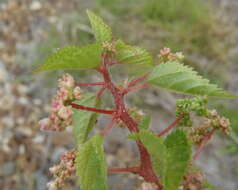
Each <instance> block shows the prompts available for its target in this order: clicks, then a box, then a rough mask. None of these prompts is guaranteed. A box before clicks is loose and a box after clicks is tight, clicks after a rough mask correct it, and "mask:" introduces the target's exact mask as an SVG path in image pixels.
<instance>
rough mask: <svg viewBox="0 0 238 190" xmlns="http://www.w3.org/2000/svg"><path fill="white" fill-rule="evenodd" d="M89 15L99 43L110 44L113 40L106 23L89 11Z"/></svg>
mask: <svg viewBox="0 0 238 190" xmlns="http://www.w3.org/2000/svg"><path fill="white" fill-rule="evenodd" d="M87 14H88V17H89V20H90V23H91V26H92V29H93V32H94V35H95V38H96V40H97V41H98V42H105V41H108V42H110V41H111V40H112V31H111V28H110V27H109V26H108V25H106V24H105V23H104V21H103V20H102V19H101V18H100V17H98V16H97V15H95V14H94V13H93V12H92V11H89V10H87Z"/></svg>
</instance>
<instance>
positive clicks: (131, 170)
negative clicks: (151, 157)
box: [108, 167, 140, 173]
mask: <svg viewBox="0 0 238 190" xmlns="http://www.w3.org/2000/svg"><path fill="white" fill-rule="evenodd" d="M139 169H140V168H139V167H133V168H109V169H108V172H109V173H120V172H131V173H138V171H139Z"/></svg>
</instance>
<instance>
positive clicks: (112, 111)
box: [70, 103, 115, 115]
mask: <svg viewBox="0 0 238 190" xmlns="http://www.w3.org/2000/svg"><path fill="white" fill-rule="evenodd" d="M70 105H71V106H72V107H73V108H75V109H79V110H86V111H92V112H96V113H102V114H109V115H112V114H113V113H115V110H104V109H97V108H93V107H87V106H82V105H78V104H74V103H71V104H70Z"/></svg>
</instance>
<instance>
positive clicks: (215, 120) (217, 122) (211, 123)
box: [189, 110, 231, 145]
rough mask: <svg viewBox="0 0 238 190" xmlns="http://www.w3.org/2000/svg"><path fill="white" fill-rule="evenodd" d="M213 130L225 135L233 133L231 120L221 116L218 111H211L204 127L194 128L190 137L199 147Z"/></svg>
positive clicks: (204, 122)
mask: <svg viewBox="0 0 238 190" xmlns="http://www.w3.org/2000/svg"><path fill="white" fill-rule="evenodd" d="M213 130H220V131H222V132H223V133H224V134H225V135H229V134H230V131H231V127H230V121H229V119H227V118H225V117H223V116H220V115H219V114H218V113H217V111H216V110H211V111H209V114H208V117H207V118H206V119H205V120H204V121H203V124H202V126H200V127H192V128H191V131H190V133H189V135H190V137H191V139H192V141H193V143H194V144H197V145H199V144H201V143H202V141H203V139H204V138H205V137H206V136H208V135H209V133H211V132H212V131H213Z"/></svg>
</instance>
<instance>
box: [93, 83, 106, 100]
mask: <svg viewBox="0 0 238 190" xmlns="http://www.w3.org/2000/svg"><path fill="white" fill-rule="evenodd" d="M106 89H107V88H106V87H105V86H103V87H102V88H101V89H100V90H99V91H98V92H97V95H96V97H97V98H100V97H101V96H102V94H103V92H104V91H105V90H106Z"/></svg>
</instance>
